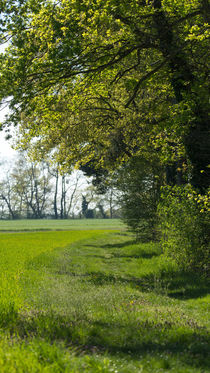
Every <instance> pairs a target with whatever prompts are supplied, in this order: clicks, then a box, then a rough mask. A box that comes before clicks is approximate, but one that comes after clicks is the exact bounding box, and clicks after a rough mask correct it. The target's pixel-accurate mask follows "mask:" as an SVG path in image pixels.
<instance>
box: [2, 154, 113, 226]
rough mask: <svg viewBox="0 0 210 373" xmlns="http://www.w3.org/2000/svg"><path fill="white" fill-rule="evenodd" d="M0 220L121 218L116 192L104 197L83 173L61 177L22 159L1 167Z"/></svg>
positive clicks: (40, 164) (55, 170)
mask: <svg viewBox="0 0 210 373" xmlns="http://www.w3.org/2000/svg"><path fill="white" fill-rule="evenodd" d="M0 174H1V180H0V219H23V218H25V219H42V218H52V219H69V218H72V219H76V218H113V217H119V216H120V211H119V204H118V203H117V191H116V190H114V189H113V188H111V187H110V188H108V189H107V191H106V193H104V194H103V195H102V194H100V193H98V192H97V191H96V189H95V188H94V187H93V186H91V185H90V180H88V181H87V178H85V176H84V174H83V173H82V172H79V171H78V172H73V171H72V170H69V172H65V173H62V172H61V170H60V168H59V166H57V167H55V166H51V165H50V164H49V162H46V161H42V162H36V163H35V162H32V161H29V160H27V156H26V154H25V155H19V156H17V160H16V162H15V164H13V165H9V164H8V163H5V162H2V163H1V165H0Z"/></svg>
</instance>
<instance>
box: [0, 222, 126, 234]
mask: <svg viewBox="0 0 210 373" xmlns="http://www.w3.org/2000/svg"><path fill="white" fill-rule="evenodd" d="M123 228H124V224H123V223H122V221H121V220H120V219H67V220H66V219H64V220H53V219H42V220H38V219H30V220H24V219H23V220H0V232H4V231H5V232H7V231H18V232H21V231H22V232H27V231H51V230H55V231H58V230H87V229H94V230H95V229H115V230H117V229H123Z"/></svg>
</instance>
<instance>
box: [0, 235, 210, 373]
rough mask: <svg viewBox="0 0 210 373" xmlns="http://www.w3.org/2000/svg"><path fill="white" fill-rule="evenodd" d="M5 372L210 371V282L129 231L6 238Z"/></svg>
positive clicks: (1, 322) (1, 357) (0, 294)
mask: <svg viewBox="0 0 210 373" xmlns="http://www.w3.org/2000/svg"><path fill="white" fill-rule="evenodd" d="M0 257H1V262H0V271H1V276H0V372H2V373H7V372H11V373H13V372H20V373H22V372H23V373H24V372H96V373H97V372H98V373H99V372H104V373H106V372H107V373H108V372H115V373H117V372H119V373H130V372H131V373H133V372H134V373H136V372H138V373H139V372H143V373H144V372H155V373H156V372H174V373H175V372H177V373H179V372H180V373H182V372H200V373H201V372H203V373H205V372H208V371H210V370H209V366H210V364H209V360H208V352H209V334H208V330H209V329H208V328H209V317H208V316H209V314H208V304H209V303H208V301H209V296H208V285H207V281H206V279H201V278H199V277H198V276H197V275H196V274H189V273H188V274H186V273H182V272H179V271H178V270H177V268H176V267H175V265H173V264H171V263H169V262H168V261H166V260H165V259H164V257H163V256H162V254H161V250H160V248H159V246H158V245H157V244H154V243H147V244H139V243H136V242H135V241H134V239H133V237H132V236H131V235H130V234H129V233H127V232H126V231H121V232H120V231H115V230H99V229H97V230H88V231H85V230H82V229H81V230H79V231H63V232H60V231H58V232H54V231H50V232H27V233H1V234H0Z"/></svg>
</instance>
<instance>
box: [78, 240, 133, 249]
mask: <svg viewBox="0 0 210 373" xmlns="http://www.w3.org/2000/svg"><path fill="white" fill-rule="evenodd" d="M137 243H138V242H137V241H136V240H127V241H124V242H119V243H113V244H105V245H102V244H100V243H99V244H98V245H95V244H93V245H92V244H91V245H85V247H96V248H97V247H100V248H101V249H122V248H123V247H126V246H130V245H135V244H137Z"/></svg>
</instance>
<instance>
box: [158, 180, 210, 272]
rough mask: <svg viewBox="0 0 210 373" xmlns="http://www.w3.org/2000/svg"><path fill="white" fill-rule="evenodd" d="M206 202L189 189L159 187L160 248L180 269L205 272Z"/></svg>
mask: <svg viewBox="0 0 210 373" xmlns="http://www.w3.org/2000/svg"><path fill="white" fill-rule="evenodd" d="M209 200H210V194H209V193H208V194H207V195H204V196H201V195H200V194H198V193H197V192H196V191H195V190H193V188H192V187H191V186H190V185H185V186H174V187H170V186H167V187H163V188H162V194H161V202H160V203H159V206H158V213H159V218H160V222H161V233H162V240H161V241H162V247H163V251H164V252H165V253H166V255H168V256H170V257H172V258H173V259H174V260H175V261H176V262H177V263H178V265H179V266H180V267H183V268H185V269H193V270H194V269H196V270H200V271H202V272H205V273H206V272H207V270H208V258H209V241H210V240H209V239H210V237H209V229H208V228H209Z"/></svg>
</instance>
